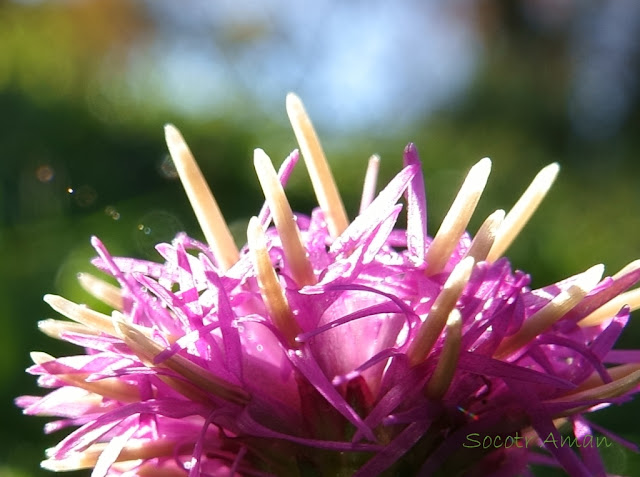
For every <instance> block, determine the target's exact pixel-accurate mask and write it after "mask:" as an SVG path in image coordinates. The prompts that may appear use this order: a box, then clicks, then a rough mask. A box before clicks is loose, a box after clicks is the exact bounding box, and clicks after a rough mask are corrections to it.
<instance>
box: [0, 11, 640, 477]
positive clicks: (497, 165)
mask: <svg viewBox="0 0 640 477" xmlns="http://www.w3.org/2000/svg"><path fill="white" fill-rule="evenodd" d="M639 73H640V3H639V2H637V1H636V0H616V1H615V2H608V1H597V0H592V1H579V0H520V1H516V0H513V1H509V0H504V1H499V0H482V1H472V0H467V1H465V0H454V1H449V2H441V1H429V0H426V1H425V0H413V1H412V0H407V1H400V2H385V1H384V0H367V1H364V0H360V1H358V0H353V1H339V0H314V1H313V2H297V1H285V0H262V1H259V0H258V1H253V2H251V1H246V2H236V1H233V0H187V1H181V2H176V1H172V0H146V1H143V0H140V1H126V0H95V1H89V0H87V1H81V0H75V1H73V0H50V1H44V0H20V1H18V0H16V1H8V0H4V1H2V0H0V324H1V328H0V476H2V477H35V476H41V475H42V476H44V475H51V474H48V473H47V472H44V471H42V470H40V469H39V461H40V460H41V459H42V456H43V449H44V448H45V447H48V446H51V445H53V444H54V443H55V442H57V441H58V440H59V439H60V438H61V436H60V435H53V436H43V435H42V426H43V425H44V423H45V422H46V419H40V418H25V417H23V416H22V415H21V413H20V412H19V410H18V409H16V408H15V407H14V405H13V398H14V397H15V396H17V395H20V394H30V393H31V394H33V393H41V391H39V390H37V388H36V386H35V380H34V379H33V377H31V376H27V375H25V374H24V372H23V370H24V368H26V367H27V366H28V365H29V364H30V361H29V356H28V352H29V351H30V350H46V351H48V352H50V353H51V354H54V355H56V356H57V355H61V354H65V353H72V352H75V351H74V350H73V349H71V348H70V347H67V346H65V345H64V344H62V343H58V342H54V340H52V339H49V338H47V337H45V336H43V335H41V334H39V333H38V331H37V321H38V320H41V319H43V318H47V317H53V316H55V313H54V312H52V311H51V310H49V309H48V307H47V306H46V305H45V304H44V303H43V302H42V298H41V297H42V295H43V294H45V293H48V292H53V293H58V294H62V295H65V296H67V297H68V298H70V299H72V300H74V301H79V302H86V303H90V304H93V305H95V303H93V302H92V301H91V299H90V298H89V297H88V296H87V295H86V294H84V293H83V292H82V291H81V290H80V289H79V287H78V285H77V284H76V274H77V273H78V272H79V271H90V270H91V267H90V265H89V264H88V260H89V259H90V258H91V257H92V256H93V251H92V249H91V247H90V245H89V238H90V236H91V235H98V236H99V237H100V238H101V239H102V240H103V241H104V242H105V243H106V244H107V246H108V247H109V249H110V250H111V251H112V252H113V253H114V254H123V255H129V256H136V257H143V258H147V259H148V258H159V256H157V255H156V254H155V251H154V248H153V246H154V245H155V244H156V243H157V242H162V241H168V240H170V239H171V238H172V237H173V235H174V234H175V233H176V232H177V231H180V230H186V231H187V232H189V233H190V234H192V235H194V236H197V237H200V236H201V233H200V231H199V229H198V227H197V224H196V222H195V219H194V217H193V214H192V212H191V211H190V209H189V207H188V204H187V201H186V199H185V197H184V195H183V192H182V188H181V185H180V183H179V182H178V181H177V179H176V177H175V171H174V170H173V169H172V167H171V162H170V160H169V159H168V156H167V152H166V147H165V145H164V140H163V132H162V126H163V124H164V123H166V122H172V123H175V124H176V125H177V126H178V127H180V128H181V130H182V132H183V134H184V136H185V137H186V139H187V141H188V142H189V143H190V145H191V147H192V150H193V151H194V154H195V155H196V157H197V158H198V160H199V162H200V164H201V167H202V169H203V171H204V173H205V175H206V176H207V178H208V180H209V182H210V184H211V186H212V189H213V190H214V191H215V194H216V196H217V198H218V200H219V203H220V205H221V208H222V210H223V211H224V213H225V216H226V217H227V219H228V221H229V222H230V223H231V225H232V228H233V230H234V232H237V239H238V241H239V242H243V237H242V236H243V230H244V229H245V226H246V223H247V217H249V216H250V215H251V214H254V213H255V211H256V210H258V208H259V206H260V205H261V203H262V196H261V193H260V189H259V185H258V182H257V180H256V179H255V177H254V173H253V168H252V165H251V158H252V150H253V149H254V148H255V147H262V148H264V149H265V150H266V151H267V153H268V154H270V156H271V157H272V158H273V159H274V162H276V164H278V163H279V162H280V161H281V160H282V159H283V158H284V157H285V156H286V155H287V154H288V153H289V152H290V151H291V150H292V149H293V148H294V147H295V140H294V137H293V134H292V133H291V132H290V130H289V127H288V124H287V119H286V114H285V111H284V96H285V94H286V92H288V91H295V92H297V93H298V94H299V95H300V96H301V97H302V98H303V100H304V101H305V103H306V105H307V109H308V111H309V112H310V114H311V116H312V117H313V119H314V121H315V123H316V125H317V128H318V131H319V134H320V136H321V139H322V140H323V143H324V145H325V150H326V153H327V155H328V157H329V159H330V162H331V164H332V167H333V169H334V171H335V174H336V178H337V182H338V186H339V188H340V190H341V191H342V193H343V196H344V199H345V202H346V204H347V208H348V212H349V214H350V215H351V216H352V217H353V216H354V214H355V213H356V211H357V206H358V203H359V190H360V185H361V182H362V178H363V176H364V171H365V167H366V161H367V158H368V157H369V155H370V154H371V153H374V152H376V153H379V154H380V155H381V156H382V177H381V182H380V183H382V181H385V180H388V178H390V177H391V176H392V174H393V173H394V172H396V171H398V170H399V168H400V167H401V153H402V149H403V147H404V145H405V144H406V143H407V142H408V141H413V142H415V143H416V144H417V147H418V150H419V151H420V153H421V156H422V159H423V161H424V169H425V177H426V181H427V194H428V200H429V226H430V230H431V231H432V232H433V231H434V230H436V229H437V227H438V225H439V222H440V221H441V219H442V217H443V215H444V213H445V212H446V210H447V208H448V207H449V205H450V203H451V200H452V199H453V197H454V195H455V193H456V191H457V188H458V186H459V184H460V183H461V182H462V179H463V177H464V175H465V173H466V171H467V170H468V168H469V167H470V166H471V165H472V164H473V163H475V162H476V161H477V160H479V159H480V158H482V157H484V156H490V157H491V158H492V159H493V162H494V168H493V170H494V172H493V174H492V177H491V178H490V182H489V186H488V188H487V191H486V193H485V195H484V197H483V198H482V200H481V202H480V205H479V210H478V212H477V213H476V219H474V221H473V222H472V223H471V226H470V229H471V230H472V231H474V230H476V229H477V227H478V226H479V224H480V222H481V221H482V219H483V218H484V217H486V216H487V215H488V214H489V213H490V212H491V211H493V210H494V209H496V208H507V209H508V208H509V207H510V206H511V204H512V203H513V202H514V200H515V199H516V198H517V197H518V196H519V194H520V193H521V192H522V191H523V190H524V188H525V187H526V186H527V185H528V183H529V181H530V180H531V179H532V177H533V176H534V175H535V173H536V172H537V171H538V170H539V169H540V168H542V167H543V166H545V165H546V164H548V163H550V162H553V161H558V162H559V163H560V164H561V166H562V171H561V175H560V176H559V179H558V181H557V182H556V185H555V186H554V189H553V190H552V192H551V193H550V195H549V196H548V198H547V199H546V201H545V202H544V203H543V205H542V207H541V208H540V210H539V211H538V212H537V213H536V215H535V216H534V218H533V220H532V222H531V223H530V224H529V225H528V226H527V228H526V229H525V232H524V233H523V235H522V236H521V237H520V238H519V239H518V240H517V242H516V243H515V244H514V245H513V246H512V248H511V250H510V252H509V255H510V257H511V258H512V261H513V263H514V265H515V266H516V267H517V268H520V269H524V270H527V271H530V272H531V273H532V274H533V276H534V285H537V286H542V285H545V284H548V283H550V282H553V281H556V280H558V279H561V278H563V277H565V276H568V275H570V274H574V273H578V272H580V271H582V270H584V269H586V268H588V267H590V266H591V265H593V264H595V263H600V262H602V263H604V264H605V265H606V267H607V270H608V271H609V272H610V273H614V272H615V271H617V270H618V269H619V268H620V267H622V266H623V265H625V264H626V263H627V262H629V261H631V260H632V259H635V258H637V257H638V255H639V252H640V250H639V249H640V235H639V232H640V213H639V212H640V189H639V188H638V179H639V178H640V163H639V157H638V156H639V154H640V134H638V133H639V132H640V108H639V107H638V106H639V102H640V99H639V98H640V90H639V85H640V83H639V81H638V79H639ZM287 190H288V194H289V197H290V199H291V201H292V203H293V204H294V207H295V208H297V209H298V210H301V211H310V210H311V208H312V207H313V206H314V199H313V194H312V193H311V192H310V184H309V180H308V178H307V176H306V172H305V171H304V168H303V167H301V168H300V169H299V170H298V171H297V172H296V174H294V176H293V178H292V180H291V182H290V185H289V187H288V189H287ZM638 318H640V316H637V314H636V320H637V319H638ZM639 338H640V326H639V325H638V323H634V322H633V321H632V323H631V324H630V326H629V327H628V329H627V333H626V334H625V337H624V338H623V340H622V342H621V343H620V345H619V346H621V347H633V346H635V347H638V343H639V340H638V339H639ZM639 413H640V406H639V405H638V404H637V403H636V404H631V405H629V406H626V407H624V408H612V409H606V410H604V411H602V412H600V413H599V414H598V416H597V417H596V418H595V419H596V420H597V421H598V422H599V423H602V424H604V425H606V426H608V427H609V428H611V429H613V430H614V431H616V432H618V433H619V434H620V435H622V436H624V437H626V438H628V439H630V440H632V441H635V442H639V441H640V419H639V418H638V416H639V415H640V414H639ZM603 453H605V457H606V459H607V461H608V462H609V468H610V469H611V471H612V472H614V473H617V474H622V475H640V459H639V458H638V456H637V455H635V454H632V453H630V452H627V451H624V450H622V449H620V448H618V447H615V448H612V449H603ZM537 472H538V475H562V474H561V473H557V472H555V473H554V472H553V471H551V472H550V471H548V470H546V469H537ZM88 474H89V473H88V472H86V473H74V474H69V475H74V476H75V475H88Z"/></svg>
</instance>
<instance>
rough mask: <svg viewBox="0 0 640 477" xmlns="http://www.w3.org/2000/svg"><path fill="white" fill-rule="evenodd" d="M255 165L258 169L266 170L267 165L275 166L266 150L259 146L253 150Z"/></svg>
mask: <svg viewBox="0 0 640 477" xmlns="http://www.w3.org/2000/svg"><path fill="white" fill-rule="evenodd" d="M253 165H254V167H255V169H256V171H258V170H260V171H262V170H264V168H265V167H269V166H271V168H273V163H272V162H271V158H270V157H269V156H268V155H267V153H266V152H264V149H260V148H259V147H257V148H255V149H254V150H253Z"/></svg>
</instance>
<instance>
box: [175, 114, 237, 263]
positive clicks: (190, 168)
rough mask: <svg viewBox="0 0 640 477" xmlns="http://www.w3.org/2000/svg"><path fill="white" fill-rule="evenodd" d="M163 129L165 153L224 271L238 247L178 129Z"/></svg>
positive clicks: (235, 254) (235, 256)
mask: <svg viewBox="0 0 640 477" xmlns="http://www.w3.org/2000/svg"><path fill="white" fill-rule="evenodd" d="M164 132H165V138H166V141H167V146H168V147H169V153H170V154H171V157H172V159H173V163H174V164H175V166H176V171H177V172H178V175H179V176H180V180H181V181H182V185H183V186H184V190H185V191H186V193H187V197H188V198H189V202H190V203H191V207H193V211H194V212H195V214H196V218H197V219H198V223H199V224H200V227H201V228H202V232H203V233H204V236H205V238H206V240H207V243H208V244H209V246H210V247H211V250H212V252H213V255H214V256H215V258H216V260H217V262H218V267H219V268H220V269H221V270H222V271H226V270H228V269H229V268H231V267H232V266H233V265H234V264H235V263H236V262H237V261H238V259H239V253H238V247H236V244H235V242H234V241H233V237H232V236H231V232H230V231H229V227H228V226H227V223H226V222H225V220H224V218H223V217H222V213H221V212H220V208H219V207H218V203H217V202H216V199H215V198H214V197H213V194H212V193H211V190H210V189H209V186H208V184H207V181H205V179H204V177H203V176H202V172H201V171H200V168H199V167H198V164H197V163H196V161H195V159H194V158H193V155H192V154H191V151H190V150H189V147H188V146H187V144H186V143H185V141H184V138H183V137H182V135H181V134H180V131H178V130H177V129H176V128H175V127H174V126H173V125H171V124H167V125H166V126H165V128H164Z"/></svg>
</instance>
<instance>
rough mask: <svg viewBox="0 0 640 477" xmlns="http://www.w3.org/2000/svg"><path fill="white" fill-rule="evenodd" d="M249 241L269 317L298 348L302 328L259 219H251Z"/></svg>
mask: <svg viewBox="0 0 640 477" xmlns="http://www.w3.org/2000/svg"><path fill="white" fill-rule="evenodd" d="M247 241H248V245H249V250H250V251H251V258H252V261H253V266H254V268H255V270H256V276H257V278H258V285H259V287H260V294H261V295H262V300H263V301H264V304H265V306H266V307H267V311H268V313H269V316H271V319H272V320H273V323H274V324H275V325H276V327H277V328H278V330H280V332H281V333H282V334H283V335H284V336H285V338H286V339H287V341H288V343H289V345H290V346H291V347H296V339H295V338H296V336H297V335H298V334H299V333H300V328H299V327H298V323H296V321H295V319H294V318H293V314H292V313H291V309H290V308H289V303H288V302H287V297H286V296H285V294H284V290H283V289H282V287H281V286H280V282H279V281H278V276H277V275H276V272H275V270H274V269H273V265H272V264H271V259H270V258H269V252H268V251H267V238H266V236H265V234H264V230H262V226H261V225H260V221H259V220H258V218H257V217H251V220H249V227H248V228H247Z"/></svg>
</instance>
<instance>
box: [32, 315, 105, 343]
mask: <svg viewBox="0 0 640 477" xmlns="http://www.w3.org/2000/svg"><path fill="white" fill-rule="evenodd" d="M38 329H39V330H40V331H42V332H43V333H44V334H45V335H47V336H49V337H51V338H55V339H57V340H63V339H64V338H63V335H64V334H65V333H76V334H82V335H94V336H99V335H100V332H99V331H97V330H94V329H91V328H87V327H86V326H85V325H82V324H80V323H73V322H71V321H63V320H53V319H47V320H40V321H38Z"/></svg>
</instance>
